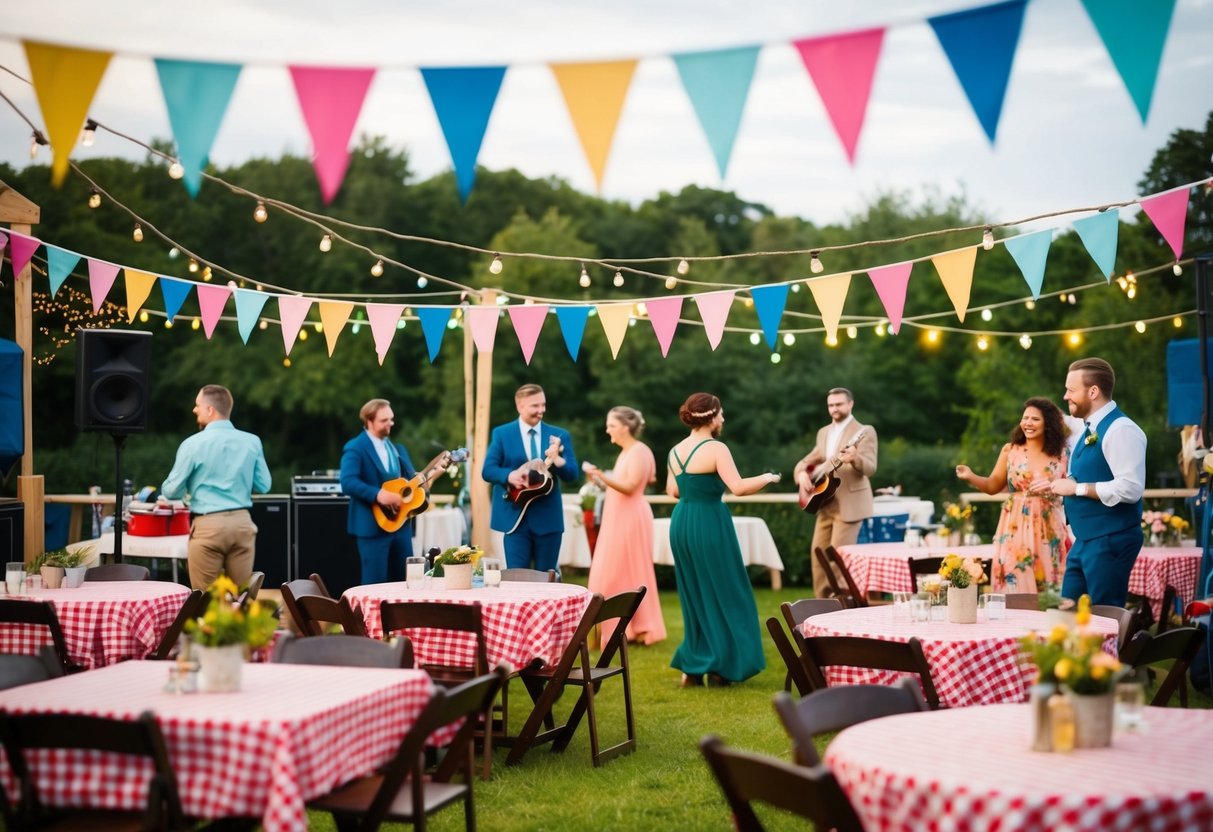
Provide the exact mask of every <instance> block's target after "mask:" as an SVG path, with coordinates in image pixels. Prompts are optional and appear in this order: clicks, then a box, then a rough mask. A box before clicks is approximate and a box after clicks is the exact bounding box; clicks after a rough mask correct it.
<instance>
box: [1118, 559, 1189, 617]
mask: <svg viewBox="0 0 1213 832" xmlns="http://www.w3.org/2000/svg"><path fill="white" fill-rule="evenodd" d="M1200 558H1201V551H1200V549H1197V548H1196V547H1195V546H1190V547H1163V548H1147V549H1142V550H1141V554H1140V555H1138V556H1137V562H1136V563H1134V564H1133V571H1132V572H1131V573H1130V574H1129V592H1133V593H1136V594H1137V595H1144V596H1146V597H1147V598H1149V599H1150V606H1151V607H1153V608H1154V618H1155V619H1156V620H1157V619H1158V618H1159V616H1160V615H1161V613H1162V595H1163V593H1164V592H1165V591H1166V589H1167V587H1168V586H1173V587H1175V591H1176V593H1178V597H1179V600H1180V601H1181V602H1182V603H1183V606H1185V607H1186V606H1188V602H1189V601H1191V600H1192V599H1193V598H1195V597H1196V580H1197V578H1198V577H1199V576H1200Z"/></svg>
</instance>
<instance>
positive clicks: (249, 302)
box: [236, 289, 270, 344]
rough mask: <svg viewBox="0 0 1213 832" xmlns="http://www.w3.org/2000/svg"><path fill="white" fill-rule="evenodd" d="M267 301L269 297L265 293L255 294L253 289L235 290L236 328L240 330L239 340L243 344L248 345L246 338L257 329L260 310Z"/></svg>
mask: <svg viewBox="0 0 1213 832" xmlns="http://www.w3.org/2000/svg"><path fill="white" fill-rule="evenodd" d="M269 299H270V296H269V295H267V294H266V293H265V292H257V291H254V290H253V289H237V290H236V326H238V327H239V329H240V339H241V340H242V341H244V343H246V344H247V343H248V337H249V336H250V335H252V334H253V330H254V329H255V328H256V327H257V321H258V320H259V319H260V318H261V310H262V309H264V308H265V302H266V301H267V300H269Z"/></svg>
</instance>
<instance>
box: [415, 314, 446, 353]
mask: <svg viewBox="0 0 1213 832" xmlns="http://www.w3.org/2000/svg"><path fill="white" fill-rule="evenodd" d="M451 308H452V307H450V306H418V307H416V310H417V317H418V318H420V319H421V331H422V333H424V334H425V346H426V348H427V349H428V350H429V351H430V363H431V364H433V363H434V359H435V358H437V357H438V351H439V350H441V349H442V336H444V335H446V322H447V321H449V320H450V319H451Z"/></svg>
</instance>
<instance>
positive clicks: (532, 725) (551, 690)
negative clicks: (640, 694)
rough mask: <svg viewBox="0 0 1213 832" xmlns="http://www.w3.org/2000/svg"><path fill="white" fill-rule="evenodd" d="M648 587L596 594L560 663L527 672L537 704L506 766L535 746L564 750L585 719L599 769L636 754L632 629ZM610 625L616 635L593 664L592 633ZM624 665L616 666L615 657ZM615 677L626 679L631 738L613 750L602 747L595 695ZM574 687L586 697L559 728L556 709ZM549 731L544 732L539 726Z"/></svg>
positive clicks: (625, 702)
mask: <svg viewBox="0 0 1213 832" xmlns="http://www.w3.org/2000/svg"><path fill="white" fill-rule="evenodd" d="M645 591H646V590H645V587H643V586H641V587H637V588H636V589H634V590H629V591H627V592H621V593H619V594H618V595H612V596H611V597H610V598H607V599H605V600H604V599H603V598H602V596H601V595H599V594H598V593H595V594H594V595H593V596H592V597H591V599H590V605H589V606H588V607H587V608H586V611H585V614H584V615H582V617H581V623H580V624H578V625H577V632H576V633H575V634H574V636H573V639H572V641H570V642H569V646H568V647H567V648H566V649H565V651H564V654H563V655H562V656H561V657H560V661H559V662H557V663H556V664H555V665H544V666H543V667H540V668H537V669H534V668H533V669H529V670H526V671H524V672H523V674H522V679H523V682H524V683H525V684H526V686H527V691H528V692H529V693H530V694H531V699H532V700H533V701H534V702H535V707H534V709H533V710H532V711H531V714H530V716H529V717H527V721H526V724H525V725H524V726H523V728H522V731H521V732H519V734H518V737H517V738H515V739H514V741H513V747H512V748H511V749H510V755H509V757H508V758H507V759H506V765H513V764H514V763H517V762H518V761H519V760H521V759H522V757H523V755H525V754H526V752H527V751H528V750H529V749H530V748H531V746H533V745H540V744H542V743H545V742H549V741H550V742H551V743H552V751H553V752H562V751H564V750H565V749H566V748H568V745H569V742H570V741H571V740H572V739H573V735H574V734H575V733H576V732H577V725H578V724H579V723H580V722H581V718H582V716H583V715H586V716H588V722H589V727H590V756H591V758H592V759H593V762H594V766H595V767H597V766H600V765H602V764H603V763H604V762H606V761H607V760H609V759H611V758H612V757H616V756H618V755H620V754H629V753H631V752H632V751H635V750H636V721H635V717H634V715H633V713H632V674H631V667H630V665H629V664H628V640H627V627H628V623H629V622H631V620H632V616H634V615H635V614H636V610H637V609H639V608H640V602H641V601H643V600H644V594H645ZM609 621H614V622H615V629H614V630H613V631H612V632H611V637H610V638H609V639H608V640H607V642H606V643H605V644H604V645H603V646H602V653H601V654H600V655H599V656H598V661H597V662H595V663H594V664H592V665H591V664H590V649H589V643H588V638H589V633H590V631H591V630H592V629H593V628H594V626H595V625H598V624H603V623H606V622H609ZM616 656H618V657H619V663H618V664H615V657H616ZM612 676H619V677H620V678H621V679H622V680H623V709H624V719H625V722H626V728H627V737H626V739H624V741H623V742H620V743H616V744H615V745H612V746H610V747H609V748H602V749H600V748H599V743H598V714H597V711H596V710H595V701H594V697H595V696H596V695H597V693H598V689H599V688H600V687H601V686H602V683H603V682H604V681H606V680H607V679H609V678H611V677H612ZM569 685H574V686H577V687H580V688H581V696H579V697H578V699H577V702H576V703H575V704H574V705H573V708H572V710H571V711H570V712H569V716H568V719H566V720H565V722H564V724H563V725H555V724H554V722H555V719H554V717H553V712H552V708H553V706H554V705H555V704H556V700H558V699H559V698H560V695H561V693H563V692H564V689H565V687H567V686H569ZM541 723H542V724H544V725H545V726H546V730H544V731H542V732H540V730H539V726H540V724H541Z"/></svg>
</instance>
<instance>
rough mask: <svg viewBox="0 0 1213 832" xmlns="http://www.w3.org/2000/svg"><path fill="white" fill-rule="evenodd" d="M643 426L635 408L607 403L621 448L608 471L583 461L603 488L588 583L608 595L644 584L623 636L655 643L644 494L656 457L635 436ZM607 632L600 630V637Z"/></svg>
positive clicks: (610, 430)
mask: <svg viewBox="0 0 1213 832" xmlns="http://www.w3.org/2000/svg"><path fill="white" fill-rule="evenodd" d="M643 431H644V417H643V416H642V415H641V414H640V411H639V410H634V409H633V408H630V407H613V408H611V410H610V412H609V413H607V419H606V434H607V436H609V437H610V438H611V442H613V443H614V444H616V445H618V446H619V448H620V451H619V457H618V458H617V459H616V460H615V467H614V469H613V470H612V471H611V475H610V476H609V477H608V476H607V475H605V474H603V473H602V471H601V470H599V469H598V468H597V467H596V466H594V465H591V464H590V463H586V464H585V465H584V466H583V467H584V468H585V472H586V474H587V476H588V477H589V478H590V479H591V480H592V481H594V482H596V483H597V484H598V485H600V486H602V487H604V488H606V490H607V492H606V500H605V501H604V503H603V507H602V527H601V529H600V530H599V532H598V543H597V544H596V545H595V547H594V563H593V565H592V566H591V567H590V580H589V588H590V591H591V592H601V593H602V594H603V595H604V596H605V597H607V598H609V597H611V596H612V595H615V594H617V593H620V592H624V591H626V590H629V589H635V588H636V587H638V586H641V585H643V586H645V587H646V588H647V589H648V591H647V592H646V593H645V596H644V601H643V602H641V604H640V609H639V610H637V611H636V615H635V616H634V617H633V618H632V622H631V624H629V625H628V631H627V637H628V641H636V642H640V643H643V644H654V643H656V642H658V641H662V640H664V639H665V620H664V619H663V618H662V617H661V600H660V599H659V598H658V597H657V577H656V575H655V574H654V573H653V509H652V508H650V507H649V504H648V502H647V501H646V500H645V499H644V489H645V486H647V485H648V484H649V483H651V482H655V481H656V479H657V463H656V461H655V460H654V459H653V452H652V451H651V450H649V446H648V445H646V444H644V443H643V442H640V441H639V440H638V437H639V436H640V434H641V433H642V432H643ZM609 626H611V627H612V628H613V626H614V625H613V624H612V625H609ZM611 633H612V630H609V629H606V630H604V632H603V633H602V640H603V642H604V643H605V642H606V641H607V639H609V638H610V637H611Z"/></svg>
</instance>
